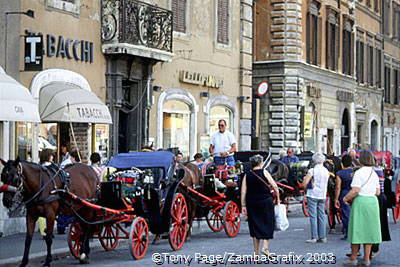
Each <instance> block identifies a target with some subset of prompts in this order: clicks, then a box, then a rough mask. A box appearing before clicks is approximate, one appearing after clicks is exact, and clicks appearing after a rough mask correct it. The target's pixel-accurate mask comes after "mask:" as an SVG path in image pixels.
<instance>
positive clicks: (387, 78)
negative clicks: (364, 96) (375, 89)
mask: <svg viewBox="0 0 400 267" xmlns="http://www.w3.org/2000/svg"><path fill="white" fill-rule="evenodd" d="M385 103H390V68H389V67H386V66H385Z"/></svg>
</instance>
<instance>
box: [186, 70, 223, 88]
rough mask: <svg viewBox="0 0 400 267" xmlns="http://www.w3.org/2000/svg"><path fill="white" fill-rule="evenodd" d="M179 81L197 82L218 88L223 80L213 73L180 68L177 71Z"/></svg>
mask: <svg viewBox="0 0 400 267" xmlns="http://www.w3.org/2000/svg"><path fill="white" fill-rule="evenodd" d="M179 81H181V82H183V83H190V84H197V85H201V86H207V87H211V88H220V87H221V86H222V85H223V83H224V81H223V80H222V79H221V78H218V77H216V76H214V75H209V74H204V73H199V72H193V71H188V70H182V71H180V73H179Z"/></svg>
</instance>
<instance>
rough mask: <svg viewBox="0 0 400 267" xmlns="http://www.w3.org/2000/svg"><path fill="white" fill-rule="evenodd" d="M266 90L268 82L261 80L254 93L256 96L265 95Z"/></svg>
mask: <svg viewBox="0 0 400 267" xmlns="http://www.w3.org/2000/svg"><path fill="white" fill-rule="evenodd" d="M268 90H269V83H267V82H266V81H262V82H260V84H259V85H258V87H257V90H256V94H257V95H258V96H265V95H266V94H267V93H268Z"/></svg>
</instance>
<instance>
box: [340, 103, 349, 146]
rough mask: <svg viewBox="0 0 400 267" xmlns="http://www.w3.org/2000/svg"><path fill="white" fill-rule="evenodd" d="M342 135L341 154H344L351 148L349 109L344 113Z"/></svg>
mask: <svg viewBox="0 0 400 267" xmlns="http://www.w3.org/2000/svg"><path fill="white" fill-rule="evenodd" d="M340 133H341V140H340V147H341V151H340V152H341V153H343V152H344V151H347V148H348V147H349V146H350V127H349V111H348V110H347V109H345V110H344V111H343V116H342V124H341V127H340Z"/></svg>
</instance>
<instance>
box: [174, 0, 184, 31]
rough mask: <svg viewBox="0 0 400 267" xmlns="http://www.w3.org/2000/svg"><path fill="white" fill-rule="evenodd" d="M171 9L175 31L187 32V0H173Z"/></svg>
mask: <svg viewBox="0 0 400 267" xmlns="http://www.w3.org/2000/svg"><path fill="white" fill-rule="evenodd" d="M171 11H172V13H173V29H174V31H175V32H182V33H186V0H172V3H171Z"/></svg>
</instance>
